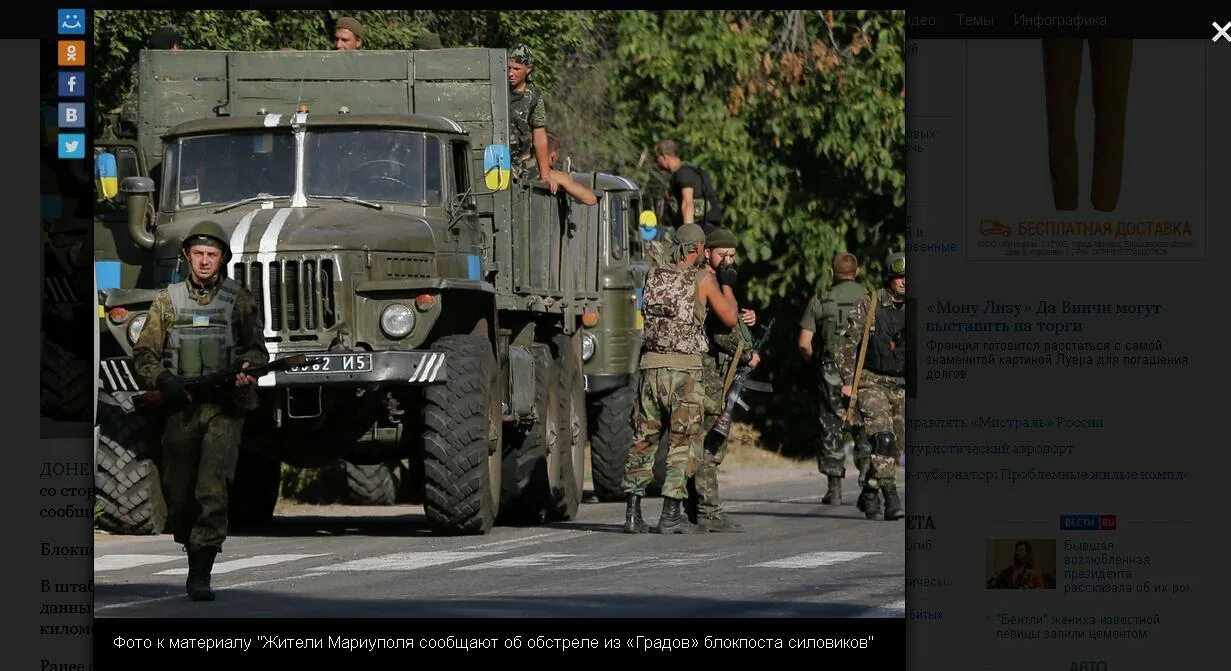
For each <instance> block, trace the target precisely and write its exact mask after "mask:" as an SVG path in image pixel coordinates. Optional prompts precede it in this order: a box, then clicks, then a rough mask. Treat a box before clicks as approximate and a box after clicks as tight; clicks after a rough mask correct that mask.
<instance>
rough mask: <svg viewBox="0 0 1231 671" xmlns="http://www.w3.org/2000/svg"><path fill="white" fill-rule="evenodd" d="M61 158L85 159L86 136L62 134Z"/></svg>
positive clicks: (60, 144) (60, 143)
mask: <svg viewBox="0 0 1231 671" xmlns="http://www.w3.org/2000/svg"><path fill="white" fill-rule="evenodd" d="M59 156H60V158H85V135H82V134H81V133H60V142H59Z"/></svg>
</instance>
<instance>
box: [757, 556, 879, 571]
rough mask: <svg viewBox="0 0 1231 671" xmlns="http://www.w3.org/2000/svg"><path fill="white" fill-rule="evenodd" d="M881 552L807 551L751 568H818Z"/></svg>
mask: <svg viewBox="0 0 1231 671" xmlns="http://www.w3.org/2000/svg"><path fill="white" fill-rule="evenodd" d="M878 554H880V553H879V552H807V553H804V554H801V555H795V556H793V557H785V558H783V559H775V560H773V561H767V562H761V563H760V564H752V565H751V566H750V568H816V567H818V566H832V565H834V564H841V563H842V562H848V561H854V560H856V559H859V558H861V557H868V556H870V555H878Z"/></svg>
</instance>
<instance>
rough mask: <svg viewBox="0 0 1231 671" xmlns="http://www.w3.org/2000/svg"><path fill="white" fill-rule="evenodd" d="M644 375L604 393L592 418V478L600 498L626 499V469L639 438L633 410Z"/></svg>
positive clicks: (632, 376)
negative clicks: (634, 442)
mask: <svg viewBox="0 0 1231 671" xmlns="http://www.w3.org/2000/svg"><path fill="white" fill-rule="evenodd" d="M640 384H641V376H639V375H631V376H630V377H629V381H628V383H627V384H625V385H624V386H623V387H620V388H619V389H616V390H615V391H612V392H610V393H607V394H604V395H603V396H602V397H600V398H599V400H598V402H596V403H595V404H594V406H593V412H592V414H591V420H590V479H591V480H593V481H594V496H596V497H597V498H598V500H599V501H623V500H624V470H625V468H626V467H627V466H628V451H629V449H630V448H632V446H633V441H634V440H635V439H636V435H635V433H634V427H633V412H634V411H635V410H636V408H637V392H638V388H639V386H640Z"/></svg>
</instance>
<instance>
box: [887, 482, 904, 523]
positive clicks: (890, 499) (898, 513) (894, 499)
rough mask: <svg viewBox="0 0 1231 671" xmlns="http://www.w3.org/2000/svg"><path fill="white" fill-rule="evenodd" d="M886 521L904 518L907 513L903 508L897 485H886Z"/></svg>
mask: <svg viewBox="0 0 1231 671" xmlns="http://www.w3.org/2000/svg"><path fill="white" fill-rule="evenodd" d="M882 491H884V493H885V521H886V522H892V521H893V520H899V519H902V518H903V517H904V516H905V515H906V513H905V511H903V510H902V500H901V499H899V498H898V487H897V485H885V487H884V489H883V490H882Z"/></svg>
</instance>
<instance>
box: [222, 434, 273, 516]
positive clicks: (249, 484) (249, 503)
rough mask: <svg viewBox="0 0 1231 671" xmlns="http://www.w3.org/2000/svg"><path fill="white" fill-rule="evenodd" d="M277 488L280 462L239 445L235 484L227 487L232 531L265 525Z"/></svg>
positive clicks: (271, 512) (271, 514)
mask: <svg viewBox="0 0 1231 671" xmlns="http://www.w3.org/2000/svg"><path fill="white" fill-rule="evenodd" d="M281 489H282V462H281V461H279V460H277V459H274V458H271V457H268V456H266V455H264V454H261V453H260V452H257V451H256V450H253V449H248V448H245V447H242V446H241V447H240V450H239V463H238V464H237V465H236V467H235V481H234V482H232V483H231V486H230V487H229V488H228V490H229V493H228V494H227V508H228V511H227V521H228V522H230V523H231V524H232V525H233V526H235V527H236V528H239V527H246V526H262V525H265V524H269V523H270V522H272V521H273V519H274V508H275V507H276V506H277V505H278V494H279V492H280V491H281Z"/></svg>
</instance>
